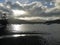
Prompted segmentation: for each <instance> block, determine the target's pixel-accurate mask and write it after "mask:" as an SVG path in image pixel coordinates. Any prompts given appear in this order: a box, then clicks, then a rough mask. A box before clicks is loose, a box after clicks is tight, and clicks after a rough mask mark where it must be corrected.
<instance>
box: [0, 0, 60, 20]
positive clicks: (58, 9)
mask: <svg viewBox="0 0 60 45" xmlns="http://www.w3.org/2000/svg"><path fill="white" fill-rule="evenodd" d="M45 1H46V2H49V1H51V2H54V7H52V8H48V6H49V5H48V6H46V5H43V3H42V2H39V1H34V2H32V3H29V4H26V3H25V4H22V3H20V2H19V1H16V2H15V3H12V2H9V1H8V2H6V4H4V3H0V12H5V13H7V14H9V15H15V14H14V12H13V10H14V11H16V10H19V11H20V12H21V10H22V13H23V12H24V11H25V12H27V13H25V14H22V13H21V14H20V13H18V14H16V15H17V18H18V17H20V18H21V17H22V18H23V17H33V18H34V17H40V18H39V19H47V20H50V18H49V17H53V19H57V17H58V19H59V18H60V17H59V16H60V5H59V3H60V2H58V0H57V1H53V0H45ZM17 12H18V11H17ZM41 17H42V18H41ZM47 17H48V18H47ZM34 19H37V18H34ZM53 19H52V20H53ZM26 20H27V19H26Z"/></svg>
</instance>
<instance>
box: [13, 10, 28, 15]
mask: <svg viewBox="0 0 60 45" xmlns="http://www.w3.org/2000/svg"><path fill="white" fill-rule="evenodd" d="M12 11H13V14H14V16H20V15H24V14H27V12H26V11H24V10H12Z"/></svg>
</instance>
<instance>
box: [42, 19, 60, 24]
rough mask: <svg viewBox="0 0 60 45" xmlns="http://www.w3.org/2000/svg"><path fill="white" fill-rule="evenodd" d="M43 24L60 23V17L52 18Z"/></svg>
mask: <svg viewBox="0 0 60 45" xmlns="http://www.w3.org/2000/svg"><path fill="white" fill-rule="evenodd" d="M43 24H48V25H49V24H60V19H58V20H52V21H46V22H44V23H43Z"/></svg>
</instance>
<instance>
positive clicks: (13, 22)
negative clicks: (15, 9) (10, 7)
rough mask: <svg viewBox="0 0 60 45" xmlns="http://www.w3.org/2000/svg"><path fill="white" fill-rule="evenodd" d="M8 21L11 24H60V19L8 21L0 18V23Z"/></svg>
mask: <svg viewBox="0 0 60 45" xmlns="http://www.w3.org/2000/svg"><path fill="white" fill-rule="evenodd" d="M8 23H11V24H47V25H50V24H60V19H57V20H50V21H45V22H32V21H26V20H17V19H16V20H14V21H10V22H8V20H0V24H3V25H6V24H8Z"/></svg>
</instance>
